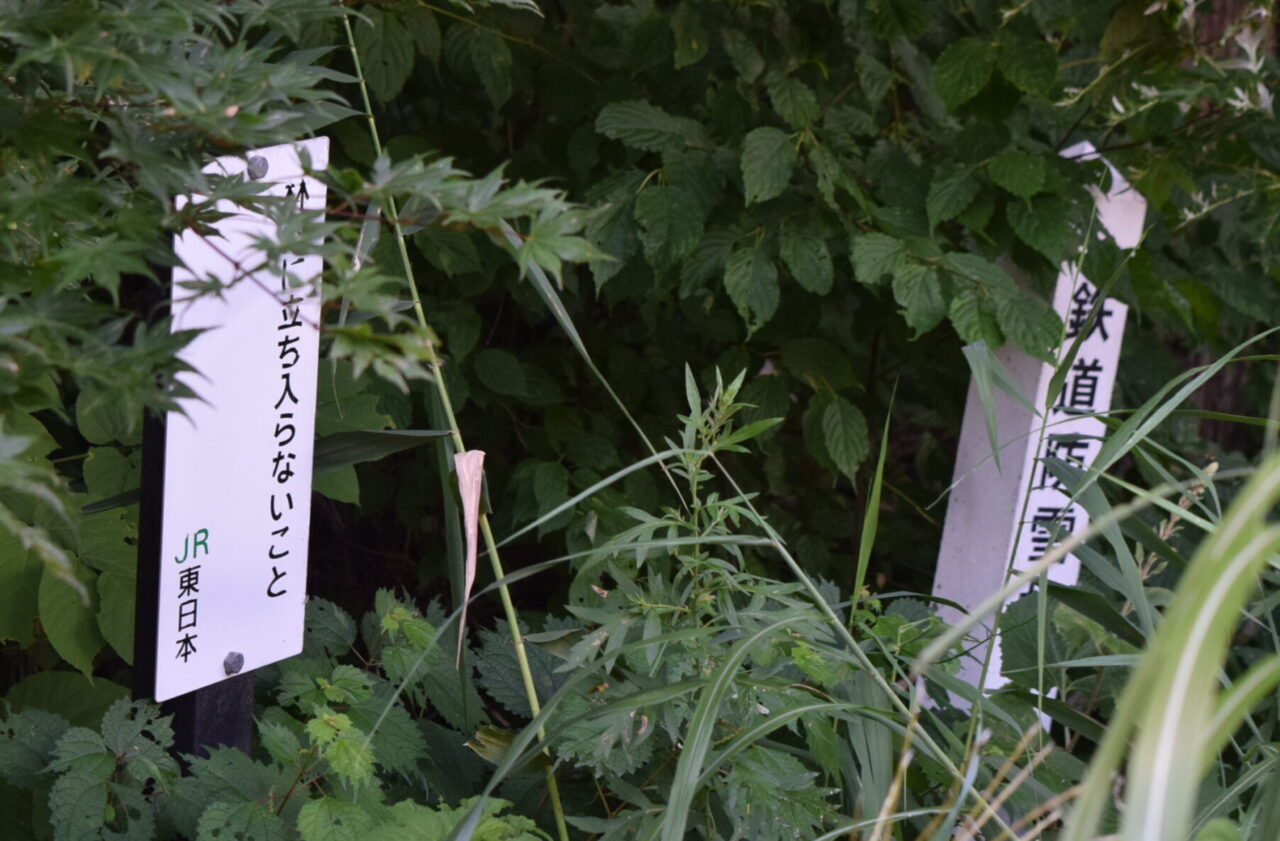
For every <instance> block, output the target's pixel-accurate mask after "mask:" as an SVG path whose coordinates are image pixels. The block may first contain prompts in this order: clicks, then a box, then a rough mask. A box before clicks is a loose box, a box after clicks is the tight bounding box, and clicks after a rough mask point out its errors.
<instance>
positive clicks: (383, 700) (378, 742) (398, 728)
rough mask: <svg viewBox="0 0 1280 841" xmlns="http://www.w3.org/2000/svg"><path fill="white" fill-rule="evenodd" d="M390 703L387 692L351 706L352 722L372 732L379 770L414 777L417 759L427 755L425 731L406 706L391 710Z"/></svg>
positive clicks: (374, 753) (374, 752) (395, 707)
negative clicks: (421, 729)
mask: <svg viewBox="0 0 1280 841" xmlns="http://www.w3.org/2000/svg"><path fill="white" fill-rule="evenodd" d="M389 701H390V690H389V689H387V690H386V691H384V692H380V693H378V694H377V695H375V696H374V697H372V698H370V699H369V700H367V701H363V702H361V703H360V704H359V705H357V706H354V707H352V708H351V720H352V722H354V723H355V725H356V726H357V727H359V728H360V729H361V730H363V731H365V732H366V733H373V755H374V756H375V757H376V758H377V761H378V765H379V766H380V767H382V768H383V769H385V770H387V771H391V772H393V773H400V774H406V775H407V774H411V773H413V771H414V770H415V768H416V767H417V762H418V760H420V759H422V758H423V757H424V756H426V744H425V742H424V741H423V738H422V731H420V730H419V729H418V725H417V723H416V722H414V720H413V719H412V718H410V717H409V713H407V712H405V710H404V707H401V706H398V705H395V706H391V707H388V702H389ZM384 711H385V715H384ZM375 724H377V729H376V730H375V729H374V725H375Z"/></svg>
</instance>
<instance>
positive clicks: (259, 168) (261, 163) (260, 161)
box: [249, 155, 268, 181]
mask: <svg viewBox="0 0 1280 841" xmlns="http://www.w3.org/2000/svg"><path fill="white" fill-rule="evenodd" d="M267 169H268V165H267V159H266V158H264V157H262V156H261V155H254V156H253V157H251V158H249V177H250V178H252V179H253V180H254V181H261V180H262V179H263V178H266V177H267Z"/></svg>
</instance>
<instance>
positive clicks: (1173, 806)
mask: <svg viewBox="0 0 1280 841" xmlns="http://www.w3.org/2000/svg"><path fill="white" fill-rule="evenodd" d="M1277 499H1280V455H1273V456H1271V457H1269V458H1268V459H1267V460H1266V462H1265V463H1264V464H1263V465H1262V467H1260V468H1259V470H1258V472H1257V473H1256V475H1255V476H1254V477H1253V479H1252V480H1251V481H1250V482H1249V484H1248V485H1246V486H1245V488H1244V490H1242V491H1241V493H1240V495H1239V497H1238V498H1237V499H1236V501H1235V502H1234V503H1233V504H1232V506H1231V507H1230V508H1229V509H1228V510H1227V512H1226V514H1225V515H1224V517H1223V520H1222V522H1221V524H1220V525H1219V527H1218V528H1217V530H1215V531H1214V533H1213V534H1211V535H1209V536H1208V537H1207V538H1206V539H1205V540H1204V542H1203V543H1202V544H1201V546H1200V548H1199V550H1198V551H1197V552H1196V554H1195V557H1194V558H1193V559H1192V561H1191V564H1190V566H1189V567H1188V569H1187V572H1186V573H1185V574H1184V576H1183V578H1182V581H1181V583H1180V584H1179V586H1178V589H1177V591H1176V593H1175V594H1174V597H1173V600H1172V602H1171V603H1170V605H1169V608H1168V610H1167V611H1166V613H1165V617H1164V620H1163V621H1162V623H1161V624H1160V627H1159V629H1158V630H1157V632H1156V635H1155V637H1154V638H1153V640H1152V641H1151V644H1150V646H1149V648H1148V650H1147V652H1146V653H1145V654H1144V655H1143V658H1142V662H1141V663H1140V664H1139V666H1138V668H1137V670H1136V671H1135V673H1134V675H1133V677H1132V679H1131V680H1130V682H1129V685H1128V686H1127V687H1126V688H1125V691H1124V694H1123V695H1122V696H1121V700H1120V703H1119V705H1118V707H1117V710H1116V715H1115V717H1114V718H1113V720H1112V723H1111V728H1110V729H1109V730H1108V732H1107V735H1106V736H1105V737H1104V739H1103V742H1102V744H1101V745H1100V746H1099V748H1098V751H1097V753H1096V754H1095V757H1094V760H1093V762H1092V764H1091V765H1090V768H1089V772H1088V774H1087V775H1086V778H1085V781H1084V784H1083V787H1082V791H1081V795H1080V799H1079V800H1078V801H1077V803H1076V807H1075V809H1074V810H1073V811H1072V812H1071V814H1070V817H1069V821H1068V823H1067V827H1066V829H1065V831H1064V834H1063V841H1090V839H1092V838H1093V837H1094V835H1095V834H1096V832H1097V830H1098V824H1099V822H1100V820H1101V817H1102V813H1103V810H1104V809H1105V807H1106V804H1107V802H1108V800H1109V799H1110V796H1111V790H1112V788H1111V785H1112V780H1111V777H1112V773H1113V772H1114V771H1115V770H1116V769H1117V768H1118V766H1119V763H1120V761H1121V760H1122V759H1123V757H1124V754H1125V753H1126V748H1127V747H1128V741H1129V738H1130V736H1131V735H1132V733H1133V731H1134V730H1135V729H1136V730H1137V733H1138V736H1137V742H1136V745H1135V747H1134V750H1133V752H1132V758H1131V761H1130V764H1129V778H1128V785H1127V796H1126V801H1127V803H1126V807H1125V811H1124V819H1123V824H1122V837H1123V838H1124V839H1125V841H1162V840H1163V839H1166V838H1184V837H1186V834H1187V831H1188V829H1189V827H1190V824H1191V814H1192V810H1193V808H1194V804H1195V802H1196V793H1197V790H1198V788H1199V784H1200V778H1201V776H1202V775H1203V772H1204V770H1205V766H1206V764H1207V757H1206V756H1205V755H1204V752H1203V747H1204V746H1205V742H1204V739H1205V738H1206V730H1205V725H1206V723H1207V722H1210V721H1212V720H1213V717H1214V714H1215V712H1216V710H1215V704H1216V701H1215V696H1216V695H1217V686H1216V680H1215V679H1214V678H1213V676H1216V675H1217V674H1218V673H1219V670H1220V669H1221V668H1222V665H1223V662H1224V660H1225V658H1226V654H1227V646H1228V645H1229V643H1230V639H1231V634H1232V632H1233V630H1234V628H1235V626H1236V623H1237V621H1238V619H1239V614H1240V611H1241V609H1242V608H1243V607H1244V604H1245V602H1246V600H1247V599H1248V596H1249V594H1250V593H1251V592H1252V590H1253V588H1254V587H1255V585H1256V577H1257V575H1258V573H1259V572H1260V570H1261V569H1262V567H1263V566H1264V565H1265V564H1266V562H1267V560H1268V558H1269V557H1270V556H1271V555H1272V553H1274V552H1275V551H1276V549H1277V548H1280V526H1275V525H1269V524H1268V523H1267V522H1266V519H1265V518H1266V516H1267V514H1268V513H1269V511H1270V510H1271V508H1272V507H1273V506H1274V505H1275V503H1276V501H1277ZM1245 691H1246V692H1247V690H1245ZM1228 697H1229V698H1230V696H1228ZM1228 703H1229V704H1230V703H1231V702H1230V701H1229V702H1228ZM1227 709H1228V710H1231V709H1233V707H1230V706H1229V707H1228V708H1227ZM1225 724H1226V722H1225V721H1224V722H1223V725H1224V726H1225Z"/></svg>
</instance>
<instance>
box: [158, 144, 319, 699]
mask: <svg viewBox="0 0 1280 841" xmlns="http://www.w3.org/2000/svg"><path fill="white" fill-rule="evenodd" d="M301 149H305V150H306V152H307V154H308V155H309V158H310V166H311V168H312V169H324V168H325V167H326V166H327V165H328V154H329V141H328V139H327V138H317V139H314V140H306V141H302V142H300V143H297V144H289V145H283V146H273V147H271V148H268V149H262V150H259V151H256V152H251V153H250V154H249V155H247V156H245V157H243V158H241V157H225V158H219V159H218V160H216V161H215V162H214V163H213V164H211V165H210V166H209V167H207V168H206V170H205V171H206V172H212V173H222V174H226V175H236V174H240V173H248V174H249V175H250V176H251V177H255V178H257V179H260V180H261V181H263V183H265V184H268V185H270V186H269V189H268V190H267V194H268V195H271V196H280V197H286V198H288V197H292V198H294V200H296V201H297V202H298V206H299V207H300V208H302V209H307V210H315V211H319V212H323V210H324V202H325V186H324V184H322V183H321V182H319V181H317V180H315V179H313V178H310V177H304V176H303V173H302V166H301V161H300V160H299V150H301ZM193 200H195V201H199V200H200V197H199V196H197V197H195V198H194V199H193ZM218 210H220V211H223V212H226V213H229V214H232V215H231V216H228V217H227V218H225V219H223V220H221V221H219V222H218V223H217V224H216V225H215V227H216V229H217V235H216V236H205V235H201V234H200V233H197V232H195V231H192V230H188V231H186V232H184V233H183V234H182V235H181V236H179V237H177V238H176V241H175V244H174V248H175V251H176V252H177V256H178V258H179V260H180V261H181V263H182V264H183V265H182V267H179V268H175V269H174V271H173V303H172V315H173V329H174V330H187V329H193V328H194V329H201V330H203V331H204V332H202V333H201V334H200V335H199V336H198V337H196V339H195V340H194V341H192V342H191V343H190V344H189V345H188V346H187V347H186V349H185V350H184V351H183V352H182V359H183V360H184V361H185V362H187V363H188V364H190V365H191V366H192V367H193V368H195V370H196V372H197V373H196V374H194V375H190V376H187V377H185V378H184V382H185V384H186V385H188V386H189V387H190V388H191V389H192V390H193V391H195V392H196V394H197V395H198V397H197V398H195V399H184V400H182V401H181V405H182V408H183V412H181V413H179V412H170V413H169V415H168V418H167V421H166V433H165V436H166V437H165V466H164V503H163V505H164V525H163V528H162V529H161V544H160V553H161V554H160V575H159V584H160V594H159V615H158V625H157V637H156V663H155V698H156V700H158V701H163V700H166V699H168V698H172V697H174V696H177V695H182V694H185V693H187V692H191V691H192V690H195V689H199V688H201V687H203V686H208V685H210V684H213V683H217V682H218V681H221V680H224V679H226V678H227V677H229V676H231V675H233V674H237V673H239V672H241V671H247V670H250V669H254V668H257V667H259V666H265V665H267V664H268V663H273V662H276V661H277V660H282V659H284V658H286V657H290V656H292V655H294V654H297V653H298V652H299V651H301V650H302V630H303V616H304V606H305V602H306V575H307V534H308V529H309V524H310V515H311V463H312V450H313V445H314V439H315V406H316V373H317V364H318V361H317V358H318V349H319V328H318V325H319V322H320V298H319V290H318V288H317V284H318V282H319V277H320V269H321V261H320V258H319V257H298V258H292V259H289V260H287V261H285V263H284V264H283V265H265V258H264V257H263V254H262V251H261V249H259V248H257V247H255V245H254V240H255V238H262V237H265V238H268V239H270V238H272V237H273V235H274V226H273V224H272V223H271V222H270V221H269V220H268V219H267V218H266V217H264V216H261V215H259V214H255V213H250V212H248V211H245V210H244V209H242V208H238V207H236V206H234V205H233V204H231V203H230V202H225V201H220V202H219V203H218ZM205 280H215V281H217V282H219V283H220V284H223V285H225V288H223V289H222V290H221V291H220V292H219V293H218V294H217V295H201V296H197V295H196V294H195V292H194V291H193V290H192V289H191V288H190V284H191V282H193V281H205ZM184 284H186V286H184Z"/></svg>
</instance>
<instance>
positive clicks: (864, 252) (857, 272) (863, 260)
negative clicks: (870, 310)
mask: <svg viewBox="0 0 1280 841" xmlns="http://www.w3.org/2000/svg"><path fill="white" fill-rule="evenodd" d="M906 256H907V250H906V246H905V245H904V244H903V242H902V240H900V239H895V238H893V237H891V236H888V235H887V234H881V233H875V232H872V233H869V234H860V235H857V236H855V237H854V239H853V245H852V247H851V248H850V254H849V259H850V261H851V262H852V263H853V276H854V277H855V278H856V279H857V280H858V282H859V283H862V284H865V285H867V286H876V285H878V284H879V283H880V282H881V281H882V280H883V279H884V276H885V275H892V274H893V273H894V272H895V271H897V269H898V266H900V265H901V264H902V261H903V260H904V259H906Z"/></svg>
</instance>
